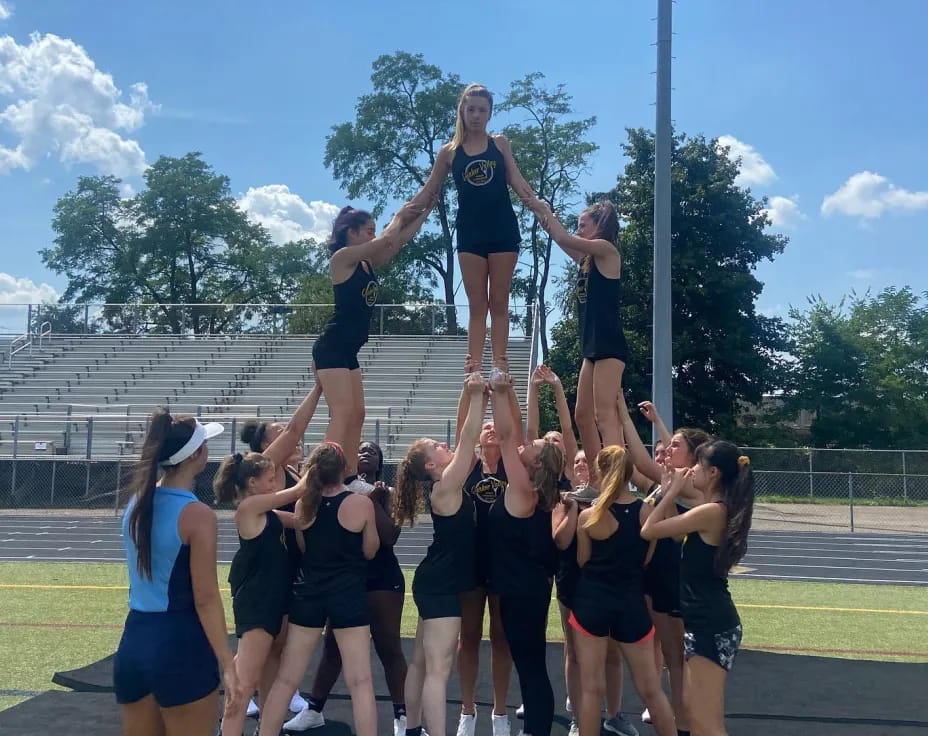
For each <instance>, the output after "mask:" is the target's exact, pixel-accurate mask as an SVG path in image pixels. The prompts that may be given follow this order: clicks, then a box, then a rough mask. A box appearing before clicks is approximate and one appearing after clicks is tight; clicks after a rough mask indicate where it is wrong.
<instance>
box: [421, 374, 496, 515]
mask: <svg viewBox="0 0 928 736" xmlns="http://www.w3.org/2000/svg"><path fill="white" fill-rule="evenodd" d="M485 387H486V384H485V383H484V382H483V378H481V377H480V374H479V373H471V374H469V375H468V376H467V378H466V379H465V381H464V389H463V391H462V392H461V393H462V398H463V397H466V399H467V417H466V418H465V420H464V425H463V426H462V427H461V436H460V441H459V443H458V444H457V445H456V446H455V448H454V457H453V458H452V459H451V462H450V463H448V466H447V467H446V468H445V470H444V472H442V475H441V482H440V483H438V484H436V486H435V487H434V488H433V489H432V496H433V497H436V496H439V497H440V496H444V495H445V494H451V493H455V492H460V491H461V490H462V489H463V487H464V481H466V480H467V476H468V475H469V474H470V471H471V470H472V469H473V467H474V446H475V445H476V444H477V440H478V439H480V426H481V424H482V423H483V409H484V407H485V403H484V398H483V397H484V388H485Z"/></svg>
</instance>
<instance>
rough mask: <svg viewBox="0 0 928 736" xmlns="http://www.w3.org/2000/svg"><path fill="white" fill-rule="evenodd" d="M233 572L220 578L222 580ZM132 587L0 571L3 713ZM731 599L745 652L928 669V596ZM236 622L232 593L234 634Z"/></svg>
mask: <svg viewBox="0 0 928 736" xmlns="http://www.w3.org/2000/svg"><path fill="white" fill-rule="evenodd" d="M227 573H228V569H227V568H221V569H220V581H223V582H224V581H225V578H226V575H227ZM407 574H409V573H407ZM126 586H127V578H126V570H125V567H124V566H123V565H115V564H86V563H80V564H75V563H38V562H37V563H32V562H30V563H0V651H2V652H3V653H4V657H3V659H4V664H3V666H2V667H0V693H4V694H3V695H0V710H2V709H4V708H8V707H10V706H12V705H14V704H15V703H17V702H19V701H20V700H23V699H24V698H25V697H26V695H7V694H6V693H9V692H10V691H17V692H31V691H43V690H49V689H54V688H55V687H56V686H54V685H52V682H51V678H52V675H53V674H54V672H55V671H56V670H67V669H73V668H75V667H81V666H83V665H86V664H89V663H91V662H93V661H96V660H98V659H101V658H102V657H105V656H107V655H108V654H111V653H112V652H113V651H114V650H115V649H116V645H117V644H118V642H119V636H120V634H121V632H122V622H123V619H124V618H125V613H126V596H127V587H126ZM223 587H224V586H223ZM407 587H408V586H407ZM732 591H733V594H734V596H735V600H736V602H737V604H738V607H739V610H740V612H741V618H742V620H743V623H744V646H745V647H748V648H751V649H763V650H769V651H780V652H789V653H796V654H814V655H819V656H829V657H849V658H853V659H881V660H895V661H920V662H928V644H926V643H925V639H924V632H925V631H926V629H928V588H917V587H893V586H876V585H873V586H868V585H839V584H820V583H798V582H773V581H770V582H768V581H760V580H737V579H734V580H733V581H732ZM555 611H556V609H555V608H553V607H552V615H551V619H550V624H549V631H548V634H549V638H550V639H551V640H558V639H561V630H560V621H559V617H558V616H557V614H556V613H555ZM231 615H232V609H231V604H230V602H229V598H228V591H227V590H226V617H227V619H228V621H229V624H230V626H231V623H232V619H231ZM415 624H416V620H415V607H414V606H413V605H412V600H411V599H410V600H409V601H408V604H407V606H406V609H405V612H404V616H403V633H404V635H411V634H413V633H414V631H415Z"/></svg>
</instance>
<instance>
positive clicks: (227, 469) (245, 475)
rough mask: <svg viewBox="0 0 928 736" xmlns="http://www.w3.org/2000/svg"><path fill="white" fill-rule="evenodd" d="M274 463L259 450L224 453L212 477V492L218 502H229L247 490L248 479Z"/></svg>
mask: <svg viewBox="0 0 928 736" xmlns="http://www.w3.org/2000/svg"><path fill="white" fill-rule="evenodd" d="M273 467H274V463H273V462H272V461H271V460H269V459H268V458H266V457H265V456H264V455H262V454H261V453H260V452H249V453H248V454H247V455H242V453H240V452H236V453H235V454H234V455H226V457H224V458H223V459H222V463H221V464H220V465H219V470H218V471H217V472H216V477H215V478H214V479H213V492H214V493H215V495H216V501H218V502H219V503H231V502H232V501H234V500H235V499H236V498H238V497H239V496H241V495H245V493H246V492H247V490H248V481H249V480H251V479H252V478H257V477H258V476H260V475H261V474H262V473H264V472H265V471H266V470H267V469H268V468H273Z"/></svg>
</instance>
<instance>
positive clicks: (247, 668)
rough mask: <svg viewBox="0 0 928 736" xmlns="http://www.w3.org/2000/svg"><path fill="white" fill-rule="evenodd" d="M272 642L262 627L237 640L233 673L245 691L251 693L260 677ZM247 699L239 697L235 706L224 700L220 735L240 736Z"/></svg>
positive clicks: (271, 638) (246, 633)
mask: <svg viewBox="0 0 928 736" xmlns="http://www.w3.org/2000/svg"><path fill="white" fill-rule="evenodd" d="M273 643H274V639H273V637H272V636H271V635H270V634H268V633H267V632H266V631H265V630H264V629H251V630H250V631H246V632H245V635H244V636H243V637H242V638H241V639H240V640H239V643H238V652H237V653H236V655H235V673H236V674H237V675H238V682H239V685H240V686H241V688H242V689H243V690H244V691H245V692H246V693H249V694H250V693H253V692H254V690H255V688H256V687H257V686H258V682H259V680H260V679H261V673H262V671H263V670H264V664H265V662H266V661H267V655H268V652H270V650H271V645H272V644H273ZM247 708H248V701H247V700H246V699H244V698H240V699H239V701H238V703H236V705H235V707H234V708H232V707H230V701H229V700H226V704H225V709H224V711H223V714H222V736H241V734H242V728H243V727H244V725H245V711H246V709H247Z"/></svg>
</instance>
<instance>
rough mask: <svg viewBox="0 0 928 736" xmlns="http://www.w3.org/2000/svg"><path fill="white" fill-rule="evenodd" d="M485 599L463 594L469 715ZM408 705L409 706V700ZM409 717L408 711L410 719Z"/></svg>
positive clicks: (464, 693) (465, 708)
mask: <svg viewBox="0 0 928 736" xmlns="http://www.w3.org/2000/svg"><path fill="white" fill-rule="evenodd" d="M465 255H466V254H465ZM486 600H487V592H486V590H485V589H484V588H477V589H476V590H469V591H467V592H466V593H461V639H460V642H459V643H458V676H459V677H460V680H461V713H465V714H467V715H471V714H473V713H476V705H475V704H474V697H475V694H476V690H477V671H478V668H479V667H480V640H481V639H482V638H483V612H484V607H485V606H486ZM424 676H425V675H424V674H423V677H424ZM407 698H408V696H407ZM406 705H407V706H408V705H409V702H408V700H407V703H406ZM408 716H409V714H408V713H407V718H408ZM408 722H409V721H408V720H407V723H408Z"/></svg>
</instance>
